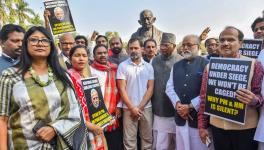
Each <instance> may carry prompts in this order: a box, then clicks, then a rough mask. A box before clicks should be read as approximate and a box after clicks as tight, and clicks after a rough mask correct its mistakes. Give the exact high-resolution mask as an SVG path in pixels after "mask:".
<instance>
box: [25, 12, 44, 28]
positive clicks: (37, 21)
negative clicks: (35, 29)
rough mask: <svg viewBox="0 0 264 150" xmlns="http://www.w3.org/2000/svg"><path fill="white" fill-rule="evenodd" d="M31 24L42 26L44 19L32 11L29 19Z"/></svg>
mask: <svg viewBox="0 0 264 150" xmlns="http://www.w3.org/2000/svg"><path fill="white" fill-rule="evenodd" d="M29 22H30V23H31V24H32V25H36V26H44V21H43V20H41V19H40V16H39V14H36V13H34V14H33V17H32V18H31V19H30V20H29Z"/></svg>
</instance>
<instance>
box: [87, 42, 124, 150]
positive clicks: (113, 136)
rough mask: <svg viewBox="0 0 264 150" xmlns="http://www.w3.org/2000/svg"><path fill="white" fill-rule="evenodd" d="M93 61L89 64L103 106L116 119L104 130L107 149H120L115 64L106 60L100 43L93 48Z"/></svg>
mask: <svg viewBox="0 0 264 150" xmlns="http://www.w3.org/2000/svg"><path fill="white" fill-rule="evenodd" d="M93 54H94V61H93V63H92V64H91V67H90V68H91V75H92V76H93V77H98V80H99V83H100V87H101V91H102V94H103V98H104V103H105V106H106V108H107V110H108V112H109V114H110V115H112V116H115V117H116V120H115V121H114V122H113V124H112V125H109V126H107V127H106V131H105V132H104V135H105V138H106V141H107V145H108V149H109V150H121V149H122V136H121V135H122V133H121V130H120V129H119V128H120V127H119V122H118V118H119V117H120V115H121V114H120V111H119V110H118V109H117V104H118V102H119V95H118V93H117V86H116V70H117V65H116V64H113V63H111V62H109V61H107V57H108V54H107V47H106V46H105V45H102V44H98V45H96V46H95V47H94V50H93Z"/></svg>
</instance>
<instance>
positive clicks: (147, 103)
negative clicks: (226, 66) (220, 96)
mask: <svg viewBox="0 0 264 150" xmlns="http://www.w3.org/2000/svg"><path fill="white" fill-rule="evenodd" d="M44 17H45V21H46V23H45V25H46V27H41V26H33V27H31V28H30V29H28V30H27V31H25V30H24V29H23V28H22V27H21V26H19V25H14V24H7V25H4V26H3V27H2V29H1V31H0V44H1V47H2V56H1V57H0V75H1V77H0V150H7V149H59V150H60V149H76V150H77V149H78V150H79V149H92V150H107V149H109V150H122V149H125V150H136V149H142V150H150V149H153V150H173V149H177V150H214V149H215V150H257V149H260V150H264V117H263V115H264V109H263V106H262V105H263V95H264V82H262V79H263V73H264V72H263V67H264V51H261V53H260V55H259V57H258V59H257V60H255V59H251V58H247V57H245V56H242V55H240V54H239V49H240V47H241V45H242V41H243V38H244V35H243V33H242V32H241V31H240V30H239V29H238V28H236V27H233V26H228V27H226V28H224V29H223V31H222V32H221V33H220V35H219V37H218V38H207V39H206V40H205V38H206V37H204V35H201V36H197V35H194V34H190V35H186V36H185V37H184V38H183V40H182V42H181V46H180V49H179V50H177V47H176V36H175V35H174V34H173V33H166V32H162V31H160V30H158V29H157V28H155V26H154V25H153V23H154V22H155V20H156V18H155V17H154V15H153V13H152V12H151V11H150V10H144V11H142V12H141V13H140V20H139V23H140V24H141V25H142V27H140V28H139V29H138V30H137V32H135V33H134V34H133V35H132V36H131V39H130V40H129V41H128V45H127V48H126V49H123V42H122V39H121V38H120V37H112V38H111V39H107V37H106V36H104V35H98V33H96V32H94V33H93V35H92V37H91V40H92V42H90V43H89V42H88V40H87V39H86V37H85V36H82V35H77V36H76V37H73V35H72V34H69V33H66V34H63V35H61V36H60V37H59V43H58V46H56V43H54V40H53V37H52V34H51V32H50V30H49V26H48V25H49V23H48V19H47V16H45V15H44ZM251 27H252V31H253V34H254V38H255V39H262V40H263V39H264V18H263V17H259V18H256V19H255V21H254V22H253V23H252V26H251ZM208 32H209V30H208V29H207V30H206V31H205V32H204V33H205V34H206V33H208ZM203 40H205V47H206V49H207V50H208V55H207V56H200V53H199V50H200V45H201V42H202V41H203ZM262 48H263V49H264V45H263V47H262ZM58 49H59V50H58ZM212 57H223V58H237V59H247V60H251V61H252V62H253V67H252V68H251V69H252V72H253V74H252V75H251V76H250V79H249V81H250V83H249V87H248V88H247V89H239V90H237V91H236V98H237V100H238V101H240V102H242V103H244V104H246V105H247V107H246V118H245V124H244V125H240V124H236V123H233V122H230V121H226V120H224V119H221V118H217V117H214V116H209V115H206V114H204V111H205V101H206V91H207V88H206V86H207V81H208V63H209V61H210V59H211V58H212ZM89 77H98V79H99V83H100V88H101V91H102V95H103V102H104V104H105V106H106V108H107V110H108V113H109V114H110V115H112V116H114V118H115V120H113V121H111V123H110V124H109V125H108V126H106V127H105V128H102V127H100V126H98V125H96V124H93V123H92V122H91V121H90V118H89V110H88V104H87V101H86V97H85V93H84V90H83V87H82V84H81V80H82V79H84V78H89ZM96 94H97V93H96ZM92 99H93V100H94V101H96V103H97V104H98V105H99V99H98V95H95V96H92Z"/></svg>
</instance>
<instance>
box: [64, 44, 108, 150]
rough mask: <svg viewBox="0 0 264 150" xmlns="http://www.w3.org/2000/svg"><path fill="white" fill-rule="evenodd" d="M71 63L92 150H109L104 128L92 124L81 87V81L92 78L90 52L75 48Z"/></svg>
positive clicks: (72, 77) (70, 72)
mask: <svg viewBox="0 0 264 150" xmlns="http://www.w3.org/2000/svg"><path fill="white" fill-rule="evenodd" d="M69 57H70V61H71V64H72V68H71V69H69V70H68V72H69V74H70V77H71V79H72V82H73V85H74V88H75V90H76V93H77V95H78V97H79V103H80V104H81V106H82V109H83V112H84V114H85V115H84V116H85V120H86V126H87V128H88V129H89V131H91V132H89V138H90V144H91V149H92V150H107V149H108V148H107V143H106V139H105V136H104V132H103V128H101V127H100V126H97V125H96V124H93V123H91V122H90V118H89V113H88V107H87V103H86V100H85V94H84V92H83V88H82V85H81V79H83V78H88V77H90V76H91V74H90V69H89V70H88V71H89V73H88V74H87V70H86V69H87V64H88V61H89V60H88V51H87V50H86V48H85V47H84V46H82V45H77V46H74V47H73V48H72V49H71V50H70V54H69Z"/></svg>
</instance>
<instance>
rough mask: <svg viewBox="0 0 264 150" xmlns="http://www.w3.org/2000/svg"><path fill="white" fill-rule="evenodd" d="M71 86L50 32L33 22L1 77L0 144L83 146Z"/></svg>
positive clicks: (8, 146)
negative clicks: (12, 63)
mask: <svg viewBox="0 0 264 150" xmlns="http://www.w3.org/2000/svg"><path fill="white" fill-rule="evenodd" d="M72 87H73V86H72V84H71V81H70V79H69V78H68V76H67V73H66V71H65V70H63V69H62V67H61V66H60V65H59V62H58V58H57V50H56V47H55V44H54V41H53V39H52V36H51V34H50V33H49V32H47V30H46V29H45V28H43V27H37V26H34V27H31V28H30V29H29V30H28V31H27V32H26V34H25V36H24V40H23V44H22V54H21V57H20V63H19V65H18V66H16V67H11V68H8V69H7V70H5V71H3V74H2V76H1V78H0V91H1V92H0V149H59V150H60V149H87V138H86V134H85V133H86V128H85V127H84V126H83V124H82V119H83V116H82V115H81V111H80V107H79V104H78V102H77V100H76V97H75V93H74V91H73V88H72ZM77 132H78V133H77ZM7 141H8V142H7Z"/></svg>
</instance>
